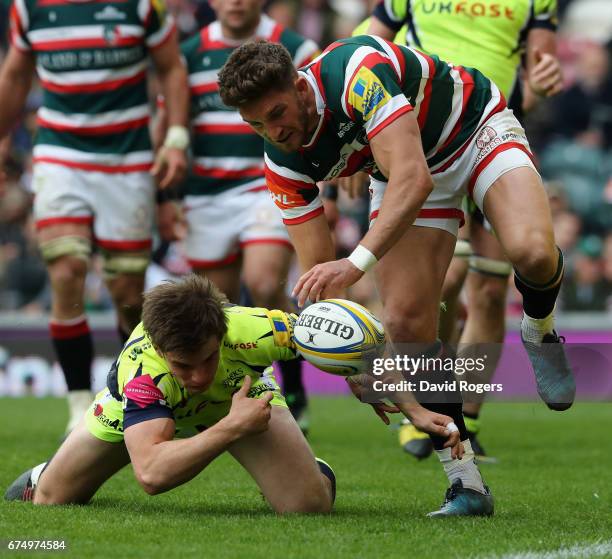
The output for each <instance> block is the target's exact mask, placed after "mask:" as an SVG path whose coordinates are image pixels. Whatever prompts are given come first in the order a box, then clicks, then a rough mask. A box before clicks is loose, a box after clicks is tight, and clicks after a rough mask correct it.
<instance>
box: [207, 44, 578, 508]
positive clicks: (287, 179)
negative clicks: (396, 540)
mask: <svg viewBox="0 0 612 559" xmlns="http://www.w3.org/2000/svg"><path fill="white" fill-rule="evenodd" d="M219 83H220V93H221V98H222V99H223V101H224V102H225V103H226V104H227V105H230V106H236V107H238V109H239V111H240V113H241V115H242V117H243V119H244V120H245V121H246V122H248V123H249V124H250V125H251V126H253V128H254V129H255V130H256V131H257V132H258V133H259V134H261V135H262V136H263V137H264V138H265V139H266V176H267V183H268V188H269V189H270V191H271V193H272V196H273V198H274V199H275V201H276V203H277V205H278V206H279V208H280V209H281V211H282V212H283V218H284V221H285V224H286V225H287V228H288V230H289V234H290V236H291V239H292V242H293V244H294V247H295V249H296V251H297V254H298V258H299V261H300V264H301V267H302V269H303V271H304V275H303V276H302V277H301V278H300V279H299V281H298V283H297V285H296V287H295V291H294V293H295V294H296V295H297V296H298V300H299V303H300V304H304V303H305V302H306V300H307V299H310V300H312V301H315V300H318V299H321V298H324V297H330V296H335V295H338V294H339V293H340V292H341V291H342V290H343V289H345V288H346V287H348V286H350V285H352V284H353V283H355V282H356V281H357V280H358V279H359V278H360V277H361V276H362V275H363V273H364V272H365V271H366V270H368V269H370V268H372V267H374V266H375V265H376V270H375V271H376V275H377V282H378V287H379V289H380V293H381V297H382V301H383V305H384V307H383V321H384V323H385V328H386V332H387V336H388V338H389V339H390V340H391V341H393V342H395V343H398V342H400V343H401V342H403V343H419V344H432V345H433V344H435V343H436V337H437V322H438V310H439V309H438V306H439V301H440V293H441V287H442V283H443V280H444V274H445V272H446V269H447V267H448V264H449V262H450V259H451V257H452V255H453V249H454V246H455V240H456V235H457V230H458V228H459V224H460V222H461V220H462V218H463V213H462V211H461V209H460V204H461V198H462V196H463V195H464V194H468V195H469V196H470V197H471V198H472V199H473V200H474V202H475V203H476V204H477V205H478V207H479V208H480V209H481V210H482V211H483V212H484V214H485V215H486V217H487V218H488V219H489V221H490V222H491V223H492V225H493V227H494V229H495V231H496V232H497V234H498V237H499V240H500V242H501V244H502V246H503V248H504V250H505V252H506V254H507V255H508V258H509V260H510V262H511V263H512V265H513V267H514V269H515V277H516V282H517V286H518V287H519V289H520V291H521V293H522V295H523V300H524V307H525V310H526V311H527V314H525V316H524V319H523V332H522V333H523V338H524V341H525V346H526V348H527V351H528V353H529V356H530V358H531V360H532V363H533V365H534V369H535V373H536V379H537V381H538V390H539V393H540V395H541V396H542V398H543V399H544V400H545V401H546V402H547V404H548V405H549V406H550V407H552V408H554V409H566V408H567V407H569V406H570V405H571V403H572V401H573V398H574V392H575V385H574V380H573V375H572V373H571V370H570V369H569V366H568V364H567V361H566V359H565V354H564V351H563V348H562V346H561V345H560V344H559V343H558V338H557V337H556V335H555V334H554V331H553V326H554V325H553V308H554V303H555V300H556V298H557V295H558V291H559V286H560V282H561V278H562V274H563V258H562V256H561V253H560V251H559V250H558V249H557V247H556V246H555V243H554V236H553V230H552V223H551V217H550V209H549V207H548V200H547V197H546V194H545V192H544V189H543V187H542V184H541V181H540V177H539V175H538V173H537V172H536V171H535V168H534V165H533V163H532V161H531V153H530V151H529V145H528V142H527V139H526V138H525V135H524V131H523V129H522V128H521V126H520V124H519V123H518V121H517V120H516V119H515V117H514V116H513V115H512V113H511V112H510V111H509V110H507V109H506V103H505V100H504V98H503V96H502V95H501V94H500V92H499V89H498V88H497V87H496V86H495V85H494V84H493V83H492V82H490V81H489V80H488V79H487V78H486V77H484V76H483V75H482V74H481V73H480V72H478V71H477V70H474V69H471V68H463V67H453V66H452V65H450V64H447V63H445V62H443V61H440V60H439V59H438V58H437V57H436V56H427V55H424V54H422V53H420V52H418V51H416V50H413V49H410V48H407V47H402V46H398V45H394V44H392V43H390V42H388V41H385V40H383V39H380V38H377V37H374V36H360V37H354V38H351V39H344V40H341V41H338V42H336V43H333V44H332V45H330V47H328V48H327V49H326V50H325V51H324V52H323V54H322V55H321V56H320V57H318V58H317V59H316V60H315V61H314V62H313V63H312V64H311V65H309V66H308V67H306V68H305V69H303V70H302V71H300V72H296V71H295V70H294V69H293V67H292V65H291V63H290V58H289V57H288V56H287V53H286V52H285V51H284V49H282V47H279V46H277V45H271V44H266V43H263V42H254V43H251V44H247V45H244V46H243V47H241V48H239V49H237V50H236V51H235V52H234V53H233V55H232V56H231V57H230V59H229V60H228V62H227V64H226V65H225V67H224V68H223V70H222V71H221V72H220V74H219ZM360 170H366V171H367V172H368V173H369V174H370V175H371V177H372V182H371V186H370V188H371V190H372V193H371V195H372V201H371V215H370V219H371V226H370V230H369V232H368V233H367V234H366V235H365V237H364V238H363V239H362V241H361V243H360V244H359V246H358V247H357V248H356V249H355V251H354V252H353V253H352V254H351V255H350V257H349V258H345V259H342V260H338V261H334V253H333V250H332V242H331V237H330V233H329V227H328V225H327V222H326V220H325V218H324V216H323V209H322V204H321V201H320V198H319V192H318V189H317V188H316V182H317V181H320V180H330V179H333V178H336V177H338V176H350V175H352V174H354V173H355V172H357V171H360ZM531 309H533V310H534V311H536V312H535V313H534V312H530V310H531ZM532 316H544V317H545V318H543V319H533V318H532ZM551 338H553V339H554V340H555V341H556V342H557V343H550V344H543V343H542V342H544V341H548V340H549V339H551ZM551 341H552V340H551ZM397 405H398V407H399V408H400V409H402V411H403V412H404V413H405V414H406V415H407V416H408V417H409V418H410V419H412V420H413V423H415V424H417V423H416V422H415V421H414V420H415V417H411V415H413V416H414V412H415V410H416V411H417V412H418V413H422V412H421V410H420V409H419V408H418V407H413V408H411V406H413V405H414V404H412V403H410V404H406V403H402V402H397ZM425 407H427V408H430V409H431V410H435V411H437V412H440V413H442V414H446V415H448V416H450V417H452V420H453V421H454V423H455V424H456V425H457V426H458V427H459V432H460V438H461V441H462V442H463V445H464V448H465V456H464V458H463V460H461V461H460V460H458V459H457V458H455V457H454V455H453V454H452V452H451V449H449V448H448V447H447V448H443V445H444V443H445V442H446V438H447V436H445V432H444V431H440V430H438V429H432V428H431V425H426V428H425V430H426V431H428V432H430V433H432V434H433V435H434V436H433V441H434V447H435V448H436V451H437V454H438V457H439V459H440V461H441V462H442V464H443V465H444V469H445V471H446V474H447V476H448V478H449V481H450V483H451V487H450V489H449V492H448V494H447V499H446V501H445V504H444V505H443V507H442V508H441V509H440V511H437V512H436V513H433V514H435V515H441V516H447V515H454V514H464V515H471V514H491V513H492V510H493V505H492V499H491V497H490V494H489V492H488V490H487V489H486V486H484V484H483V481H482V478H481V476H480V473H479V471H478V468H477V467H476V465H475V464H474V461H473V460H471V459H470V458H471V457H473V452H472V449H471V446H470V443H469V440H468V436H467V432H466V429H465V424H464V421H463V417H462V414H461V404H460V402H458V403H454V404H449V403H444V404H434V405H431V404H425ZM416 419H417V421H419V418H418V417H417V418H416ZM417 426H419V425H417ZM446 435H448V432H446ZM466 457H467V459H466Z"/></svg>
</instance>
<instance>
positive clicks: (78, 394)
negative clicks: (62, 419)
mask: <svg viewBox="0 0 612 559" xmlns="http://www.w3.org/2000/svg"><path fill="white" fill-rule="evenodd" d="M66 397H67V399H68V410H69V413H70V419H69V420H68V426H67V427H66V433H70V431H72V430H73V429H74V428H75V427H76V426H77V425H78V423H79V421H81V418H82V417H83V416H84V415H85V412H86V411H87V410H88V409H89V406H90V405H91V403H92V402H93V394H92V393H91V392H90V391H89V390H71V391H70V392H68V394H67V395H66Z"/></svg>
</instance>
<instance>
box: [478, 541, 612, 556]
mask: <svg viewBox="0 0 612 559" xmlns="http://www.w3.org/2000/svg"><path fill="white" fill-rule="evenodd" d="M593 557H612V540H607V541H602V542H597V543H593V544H589V545H580V544H578V545H573V546H572V547H562V548H561V549H556V550H554V551H524V552H520V553H509V554H507V555H488V556H487V557H486V558H483V559H592V558H593Z"/></svg>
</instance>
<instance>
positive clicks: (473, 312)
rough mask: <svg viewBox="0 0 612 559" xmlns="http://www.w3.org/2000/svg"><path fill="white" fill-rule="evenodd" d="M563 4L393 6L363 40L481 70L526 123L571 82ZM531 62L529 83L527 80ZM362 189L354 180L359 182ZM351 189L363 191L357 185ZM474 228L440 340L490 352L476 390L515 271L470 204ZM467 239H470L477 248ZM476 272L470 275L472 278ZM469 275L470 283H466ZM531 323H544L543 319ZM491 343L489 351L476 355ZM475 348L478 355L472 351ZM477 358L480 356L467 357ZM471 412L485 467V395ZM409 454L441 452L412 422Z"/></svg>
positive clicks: (483, 0) (497, 345)
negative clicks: (561, 36) (563, 61)
mask: <svg viewBox="0 0 612 559" xmlns="http://www.w3.org/2000/svg"><path fill="white" fill-rule="evenodd" d="M556 11H557V1H556V0H467V1H464V0H462V1H459V0H453V1H451V2H446V1H444V2H442V1H438V0H387V1H380V2H378V4H377V5H376V7H375V9H374V11H373V13H372V17H371V18H370V19H369V20H366V21H365V22H363V24H361V25H360V26H359V27H358V28H357V29H356V30H355V34H357V35H358V34H361V33H369V34H373V35H378V36H380V37H383V38H384V39H387V40H395V41H396V42H397V43H399V44H406V45H408V46H411V47H415V48H418V49H419V50H422V51H423V52H425V53H427V54H432V53H433V54H437V55H438V56H439V57H440V58H442V59H444V60H448V61H449V62H452V63H453V64H456V65H465V66H473V67H475V68H478V69H479V70H480V71H481V72H482V73H483V74H485V75H486V76H487V77H488V78H490V79H491V80H493V81H494V82H495V84H496V85H497V86H498V87H499V88H500V90H501V91H502V93H503V94H504V96H505V97H506V99H507V100H508V107H509V108H510V109H512V110H513V111H514V114H515V115H516V116H517V117H519V119H520V117H521V116H522V114H523V113H524V112H525V111H527V110H529V109H530V108H532V106H533V105H534V104H535V103H536V101H537V99H538V98H539V97H550V96H552V95H555V94H557V93H559V92H560V91H561V89H562V86H563V79H562V74H561V68H560V64H559V61H558V60H557V58H556V37H555V31H556V25H557V17H556ZM523 55H525V73H524V79H523V80H521V79H519V77H520V76H519V73H520V69H521V57H522V56H523ZM353 182H354V181H353ZM350 188H351V190H355V186H354V185H351V187H350ZM470 206H471V207H470V212H469V213H470V218H471V219H470V220H469V221H468V225H469V227H466V228H465V229H463V232H462V234H461V235H460V238H459V240H458V242H457V245H456V248H455V258H453V260H452V262H451V265H450V266H449V270H448V272H447V274H446V278H445V282H444V288H443V292H442V298H443V300H444V301H445V304H446V312H443V313H441V316H440V338H441V339H442V341H444V342H448V343H456V342H457V341H458V344H459V345H458V348H459V353H460V354H463V353H465V352H467V351H472V352H478V351H480V352H481V353H486V354H487V357H488V359H487V367H486V370H485V371H483V372H480V373H478V374H473V373H472V374H468V376H467V377H464V380H468V381H469V382H470V383H485V384H486V383H490V382H491V378H492V377H493V374H494V372H495V369H496V367H497V363H498V361H499V357H500V356H501V344H502V343H503V341H504V336H505V302H506V293H507V287H508V277H509V276H510V274H511V273H512V266H511V265H510V263H509V262H508V261H507V258H506V256H505V254H504V251H503V250H502V248H501V246H500V244H499V242H498V241H497V239H496V237H495V236H494V235H493V233H492V230H491V226H490V224H489V223H488V222H487V221H486V220H485V219H484V217H483V215H482V213H481V212H480V211H479V210H478V209H477V208H476V207H475V205H474V204H471V205H470ZM466 239H469V243H468V241H467V240H466ZM468 267H469V272H470V273H469V274H468ZM466 276H467V281H466ZM464 282H466V289H467V296H468V312H467V320H466V323H465V327H464V329H463V332H462V333H461V336H460V338H459V340H457V338H458V337H459V336H458V333H456V332H455V330H456V309H457V305H458V297H459V293H460V291H461V288H462V286H463V284H464ZM527 314H528V315H529V316H531V317H533V318H536V319H542V318H545V317H543V316H534V315H533V314H529V313H527ZM475 344H487V346H486V349H485V348H483V347H482V346H480V347H481V348H482V349H481V350H478V349H475V348H477V347H478V345H475ZM470 348H471V349H470ZM463 356H464V357H472V355H463ZM463 396H464V405H463V413H464V416H465V424H466V427H467V429H468V433H469V435H470V441H471V442H472V448H473V449H474V452H475V454H476V455H477V456H479V459H480V460H484V459H485V451H484V449H483V447H482V445H481V444H480V442H479V440H478V438H477V433H478V432H479V430H480V418H479V415H480V410H481V407H482V404H483V401H484V395H482V394H481V395H478V394H474V393H464V395H463ZM399 442H400V445H401V446H402V447H403V448H404V450H405V451H406V452H408V453H410V454H412V455H413V456H415V457H416V458H419V459H422V458H425V457H427V456H429V455H430V454H431V453H432V452H433V445H432V443H431V439H430V438H429V436H428V435H427V434H426V433H423V432H422V431H419V430H418V429H417V428H416V427H414V425H412V424H411V423H410V422H409V421H408V420H405V421H404V422H403V423H402V425H401V426H400V429H399Z"/></svg>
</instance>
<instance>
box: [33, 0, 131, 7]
mask: <svg viewBox="0 0 612 559" xmlns="http://www.w3.org/2000/svg"><path fill="white" fill-rule="evenodd" d="M128 1H129V0H112V3H113V4H125V3H126V2H128ZM87 3H88V4H110V3H111V2H109V0H88V2H87ZM36 5H37V6H69V5H72V6H74V0H38V1H37V2H36Z"/></svg>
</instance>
